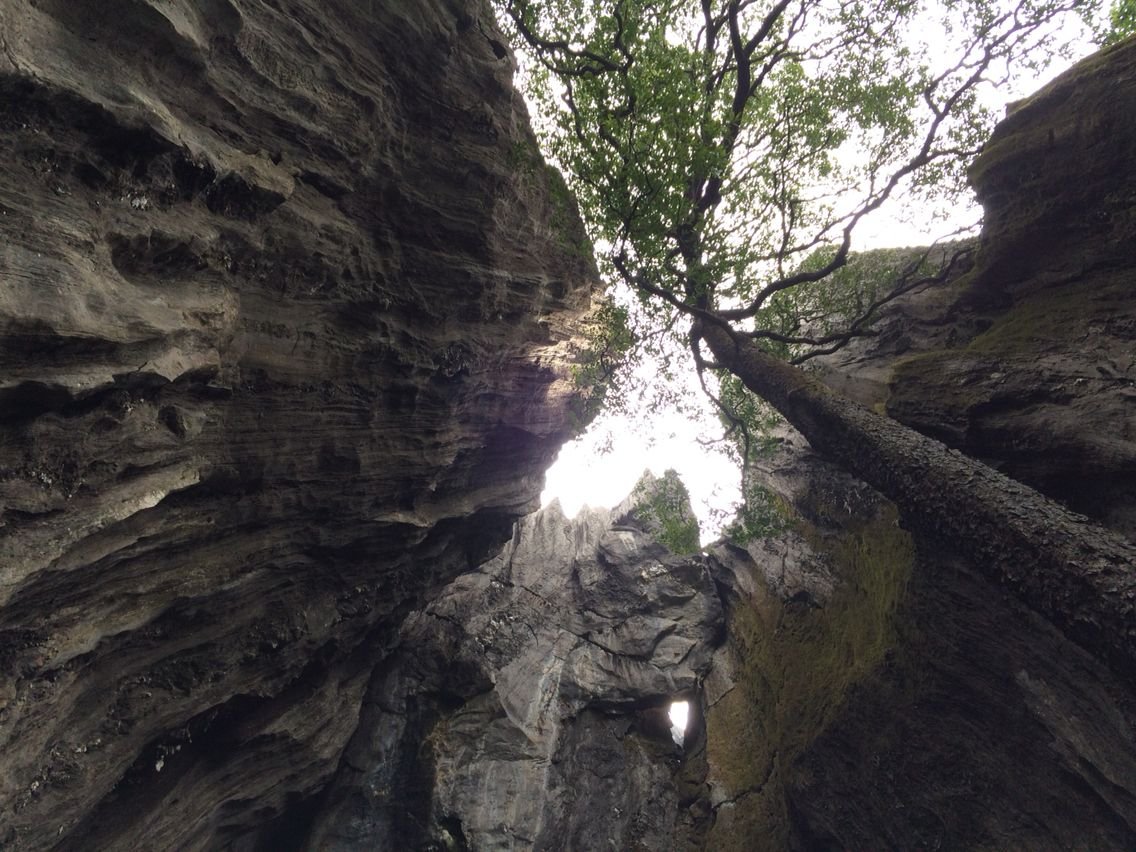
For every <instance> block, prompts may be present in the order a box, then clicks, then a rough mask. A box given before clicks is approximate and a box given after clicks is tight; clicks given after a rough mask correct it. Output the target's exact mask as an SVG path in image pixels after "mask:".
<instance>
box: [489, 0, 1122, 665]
mask: <svg viewBox="0 0 1136 852" xmlns="http://www.w3.org/2000/svg"><path fill="white" fill-rule="evenodd" d="M495 2H497V4H498V8H499V10H500V12H501V13H502V15H503V17H504V18H505V20H506V22H507V23H508V24H509V25H510V26H511V27H512V28H513V30H514V32H515V33H516V35H517V38H518V42H519V44H520V45H521V46H522V47H523V48H524V49H525V50H526V51H527V53H528V55H529V57H530V61H531V67H530V68H529V71H528V80H529V90H530V94H531V95H532V96H533V97H534V98H535V99H536V100H537V101H538V102H539V104H540V107H541V111H542V113H543V115H544V117H545V121H546V125H545V128H546V129H545V139H544V143H545V147H546V152H547V153H548V154H550V155H551V157H552V158H553V159H554V160H555V162H556V163H557V164H558V165H559V166H560V167H561V168H562V169H563V170H564V171H565V173H566V176H567V178H568V181H569V184H570V186H571V188H572V189H573V191H574V192H575V194H576V196H577V198H578V199H579V202H580V206H581V210H582V213H583V216H584V219H585V222H586V224H587V226H588V228H589V231H590V234H591V236H592V238H593V240H594V241H595V242H596V245H597V247H598V249H599V256H598V260H599V262H600V266H601V271H603V272H605V273H606V274H607V275H608V276H609V277H610V278H612V279H614V280H617V281H622V282H623V283H624V284H626V285H627V286H628V287H629V288H631V289H632V290H633V291H634V292H635V293H636V294H637V296H638V298H639V310H640V313H641V315H642V316H643V317H645V318H646V319H647V321H648V327H647V328H646V330H645V333H643V330H642V329H641V330H640V331H641V340H642V339H647V340H648V341H653V343H652V345H654V346H656V348H658V349H665V348H666V344H665V343H661V344H660V343H659V341H667V340H670V341H673V342H675V343H677V344H678V345H680V346H682V347H683V348H684V349H685V350H686V351H687V352H688V353H689V356H690V358H691V359H692V362H693V365H694V368H695V370H696V371H697V373H698V375H699V377H700V378H703V377H704V375H705V374H706V373H716V374H717V375H718V376H720V377H722V381H721V382H720V383H717V384H716V383H715V382H713V381H709V382H707V381H703V388H704V389H705V390H706V392H707V393H708V394H709V395H711V396H712V397H713V398H714V399H715V400H716V401H717V403H718V405H719V406H720V408H721V410H722V412H723V417H724V418H725V419H726V421H727V422H728V423H729V424H730V425H731V426H732V427H734V428H735V429H737V430H740V431H741V432H742V433H745V432H746V429H747V422H746V421H747V418H748V417H749V412H757V413H756V415H754V416H757V417H760V416H763V414H762V412H763V409H762V407H761V406H757V405H755V404H754V395H756V397H757V398H760V399H761V400H763V401H764V402H765V403H768V404H769V405H771V406H772V407H773V408H775V409H776V410H777V411H778V412H779V413H780V414H781V415H782V416H784V417H785V418H786V419H787V420H788V421H789V422H790V423H792V425H793V426H795V427H796V428H797V429H798V430H800V431H801V432H802V433H803V434H804V435H805V437H806V438H807V439H808V440H809V441H810V443H811V444H812V445H813V446H814V447H815V448H816V449H817V450H819V451H820V452H822V453H825V454H826V455H828V456H829V457H830V458H831V459H832V460H833V461H835V462H837V463H839V464H841V465H843V466H844V467H846V468H847V469H849V470H850V471H852V472H853V473H855V474H857V475H859V476H861V477H862V478H863V479H865V480H866V481H868V482H869V483H870V484H872V485H873V486H875V487H876V488H877V489H879V490H880V491H881V492H882V493H884V494H885V495H886V496H888V497H890V498H891V499H892V500H894V501H895V502H896V503H897V505H899V507H900V509H901V511H902V512H903V515H904V518H905V522H906V523H908V524H911V525H914V526H916V527H918V528H920V529H921V530H923V531H925V532H927V533H929V534H931V535H934V536H939V537H941V538H943V539H945V540H949V541H952V542H956V543H958V545H959V546H960V547H961V548H962V549H963V551H964V552H966V553H967V554H969V555H970V556H971V557H972V558H973V559H974V560H975V562H976V564H980V565H982V566H983V567H984V568H985V569H986V570H988V571H989V572H990V573H991V575H992V576H995V577H997V578H998V579H999V580H1000V581H1001V582H1006V583H1008V584H1010V585H1012V586H1014V587H1015V588H1016V589H1017V590H1018V591H1019V593H1021V594H1022V595H1023V596H1024V597H1025V598H1026V599H1028V600H1029V601H1030V602H1031V603H1032V604H1033V605H1035V606H1036V607H1037V608H1038V609H1039V610H1040V611H1042V612H1045V613H1046V614H1048V615H1049V616H1050V617H1051V618H1053V619H1054V621H1055V622H1056V623H1058V624H1059V625H1061V626H1062V627H1063V628H1064V629H1066V630H1067V632H1069V634H1070V635H1071V636H1073V637H1074V638H1076V639H1078V641H1082V642H1084V643H1085V644H1086V645H1089V646H1092V647H1094V648H1097V649H1098V650H1100V651H1101V652H1102V653H1104V654H1105V655H1106V656H1108V657H1109V658H1110V659H1113V660H1116V661H1119V663H1120V664H1121V665H1122V666H1123V667H1125V668H1127V669H1129V670H1131V671H1133V672H1134V673H1136V649H1134V648H1133V640H1132V639H1131V637H1136V625H1134V624H1133V613H1132V605H1131V600H1132V599H1133V597H1134V596H1136V579H1134V578H1133V576H1132V571H1131V565H1132V564H1134V563H1136V548H1133V546H1132V545H1131V544H1130V543H1127V542H1126V541H1124V540H1122V539H1120V538H1119V537H1116V536H1113V535H1111V534H1108V533H1106V532H1105V531H1103V530H1099V529H1097V528H1094V527H1092V526H1091V525H1088V524H1086V523H1085V522H1084V519H1083V518H1080V517H1079V516H1076V515H1073V514H1072V513H1068V512H1066V511H1065V510H1063V509H1062V508H1061V507H1059V506H1056V505H1055V504H1053V503H1052V502H1051V501H1048V500H1046V499H1045V498H1044V497H1042V496H1041V495H1039V494H1037V493H1036V492H1033V491H1031V490H1030V489H1028V488H1025V487H1024V486H1021V485H1019V484H1018V483H1014V482H1012V481H1010V480H1007V479H1006V478H1005V477H1003V476H1001V474H998V473H997V472H995V471H993V470H991V469H989V468H987V467H985V466H984V465H981V464H980V463H978V462H977V461H974V460H971V459H966V458H965V457H960V456H959V454H957V453H951V452H950V451H948V450H947V448H945V447H944V446H943V445H941V444H939V443H938V442H936V441H933V440H931V439H929V438H925V437H924V436H921V435H919V434H918V433H915V432H913V431H912V430H910V429H907V428H905V427H903V426H901V425H899V424H897V423H895V422H894V421H891V420H890V419H888V418H886V417H883V416H881V415H878V414H875V413H873V412H871V411H868V410H866V409H863V408H862V407H860V406H857V405H856V404H855V403H853V402H851V401H850V400H846V399H843V398H841V397H839V396H838V395H836V394H834V393H832V392H831V391H830V390H829V389H827V388H825V387H824V386H823V385H821V384H820V383H819V382H818V381H816V379H815V378H813V377H812V376H810V375H809V374H808V373H807V372H806V371H803V370H801V369H800V368H799V367H796V366H794V364H795V363H796V364H799V363H801V362H803V361H805V360H808V359H809V358H810V357H812V356H814V355H816V354H818V353H823V352H831V351H833V350H834V349H836V348H839V347H840V346H842V345H845V344H846V343H847V342H848V341H849V340H852V339H854V338H855V337H857V336H862V335H868V334H872V333H873V332H872V329H871V320H872V318H873V316H874V314H875V312H876V311H877V310H878V309H879V308H880V306H881V305H883V304H884V303H886V302H887V301H889V300H890V299H892V298H894V297H895V296H897V295H898V294H899V293H902V292H904V291H906V290H908V289H910V288H912V287H914V286H919V285H922V284H929V283H933V282H935V281H937V280H940V279H942V278H944V277H945V276H947V275H948V274H950V272H951V270H952V269H953V267H954V266H955V265H956V264H958V263H959V262H960V260H961V259H962V258H963V257H964V256H965V254H966V253H967V252H968V251H969V250H970V249H969V248H968V247H967V245H966V244H963V245H962V246H961V247H959V248H957V249H954V250H944V251H941V252H939V253H938V255H937V256H934V257H932V255H931V253H927V252H924V253H916V254H915V255H913V256H912V257H911V258H910V260H909V261H908V262H905V263H903V264H901V267H900V268H897V269H895V270H893V271H892V273H893V274H891V275H889V276H887V277H888V281H887V282H886V284H885V285H884V286H882V287H880V288H877V289H874V290H873V291H872V292H871V293H863V292H861V293H860V295H859V297H858V298H856V299H853V300H850V301H849V300H845V302H843V303H839V302H840V300H838V299H835V298H834V295H833V294H834V293H836V292H838V291H839V288H837V289H836V290H834V289H833V282H834V280H835V279H836V278H837V277H838V275H839V274H840V272H841V270H843V269H844V268H845V267H846V266H847V265H848V263H849V259H850V257H851V254H852V248H853V234H854V233H855V232H856V229H857V228H858V227H859V226H861V224H862V223H863V222H864V221H865V220H866V219H867V218H868V217H869V216H870V215H872V214H873V213H874V212H875V211H877V210H879V209H880V208H882V207H883V206H884V205H885V204H887V203H888V202H889V201H890V200H892V199H894V198H895V197H896V196H897V195H899V194H900V193H903V194H906V195H907V196H908V197H911V196H912V195H914V196H916V197H918V198H919V199H920V200H921V202H922V203H925V204H928V205H929V204H933V203H934V202H935V201H936V200H938V201H940V202H945V203H946V204H948V205H949V204H951V203H954V202H955V201H956V200H957V199H958V198H959V194H960V193H961V192H962V191H963V190H964V185H965V182H964V174H965V168H966V166H967V165H968V164H969V162H970V161H971V160H972V159H973V157H974V155H975V154H976V153H977V151H978V149H979V148H980V146H981V145H982V142H983V141H984V139H985V138H986V135H987V133H988V132H989V130H990V128H991V127H992V125H993V123H994V121H995V120H996V118H998V117H999V116H996V115H995V114H994V113H993V112H992V111H991V109H990V107H989V106H988V105H987V104H985V103H984V101H983V99H982V97H981V94H982V91H983V87H986V86H997V85H998V84H1000V83H1001V82H1002V81H1003V80H1005V79H1006V76H1007V74H1008V73H1009V69H1010V68H1011V67H1012V66H1014V65H1015V64H1018V65H1020V64H1030V63H1034V64H1041V63H1046V62H1048V61H1049V60H1050V59H1051V57H1052V55H1053V53H1054V52H1057V51H1061V50H1064V49H1065V48H1066V47H1067V45H1065V44H1064V43H1063V41H1062V39H1063V38H1064V33H1065V28H1064V27H1065V25H1066V24H1068V23H1074V24H1075V23H1076V21H1077V18H1076V14H1071V13H1081V14H1084V13H1085V5H1084V4H1083V3H1082V2H1080V0H1018V1H1017V2H1013V0H941V2H933V3H932V2H921V0H717V2H716V0H615V2H611V0H495ZM1090 17H1091V13H1090ZM612 316H613V317H615V318H618V312H613V314H612ZM750 446H751V445H750V442H749V440H748V438H747V439H746V440H745V441H744V449H743V453H742V455H743V456H744V457H748V454H749V451H750ZM1086 601H1089V602H1090V604H1088V605H1086V603H1085V602H1086Z"/></svg>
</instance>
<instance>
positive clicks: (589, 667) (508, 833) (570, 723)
mask: <svg viewBox="0 0 1136 852" xmlns="http://www.w3.org/2000/svg"><path fill="white" fill-rule="evenodd" d="M644 485H645V488H644V489H643V491H642V492H641V493H640V494H639V496H637V497H635V498H632V501H630V502H628V503H625V504H624V505H623V506H621V507H619V508H617V509H615V510H613V511H610V512H609V511H604V510H590V509H589V510H585V511H584V512H583V513H582V514H581V515H580V516H579V517H577V518H576V519H575V520H572V521H568V520H566V519H565V518H564V516H563V514H562V513H561V511H560V507H559V504H557V503H553V504H552V505H551V506H549V507H547V508H546V509H543V510H541V511H540V512H539V513H537V514H535V515H531V516H529V517H527V518H525V519H524V520H523V521H521V522H520V523H519V524H518V525H517V527H516V530H515V532H514V536H513V541H512V542H511V543H510V544H509V545H507V546H506V547H505V549H504V551H503V552H502V553H501V554H500V555H499V556H498V557H496V558H495V559H493V560H490V561H489V562H487V563H486V564H484V565H482V566H481V567H480V568H479V569H478V571H476V572H474V573H470V574H465V575H463V576H462V577H459V578H458V579H457V580H455V581H454V582H453V583H451V584H450V585H449V586H447V587H446V588H445V589H444V590H443V591H442V592H441V594H440V595H438V597H437V598H435V599H434V600H433V601H432V602H431V603H430V604H429V606H427V607H426V608H425V609H424V610H422V611H420V612H417V613H414V614H413V615H411V616H410V617H409V618H408V619H407V621H406V622H405V624H404V625H403V629H402V633H401V641H402V645H401V648H400V649H399V651H398V652H397V654H395V655H394V656H393V657H392V658H391V659H390V660H389V661H388V662H387V664H386V665H385V667H384V675H383V677H382V678H376V680H375V681H374V683H373V685H372V689H371V691H370V693H369V695H368V701H367V712H366V717H365V719H364V721H363V724H362V725H361V726H360V731H359V733H358V734H357V735H356V737H355V738H354V739H353V740H352V743H351V745H350V746H349V748H348V749H347V752H346V755H345V759H344V763H343V766H342V768H341V771H340V773H339V775H338V777H337V778H336V781H335V782H334V783H333V784H332V785H331V787H330V788H329V791H328V796H327V806H326V807H325V808H324V809H323V810H322V812H321V814H320V816H319V818H318V819H317V821H316V824H315V827H314V829H313V832H312V835H311V836H310V837H309V839H308V847H307V848H310V849H312V850H316V849H320V850H324V849H344V850H347V849H396V848H408V849H409V848H428V847H429V848H469V849H477V850H527V849H542V850H561V849H578V850H591V849H607V848H614V849H641V850H654V849H666V848H670V847H671V846H672V844H673V837H674V832H675V826H676V823H677V822H679V821H680V818H681V816H682V814H681V810H682V808H681V805H683V804H684V803H683V802H682V801H681V798H682V797H681V795H680V785H679V784H678V782H677V780H676V773H677V769H678V766H679V756H680V754H681V750H680V749H678V748H677V747H676V746H675V744H674V743H673V741H672V739H671V734H670V732H669V726H670V722H669V721H668V720H667V718H666V713H667V709H668V708H669V705H670V703H671V701H672V700H674V699H676V698H679V697H690V696H692V695H693V694H694V692H695V690H696V689H697V687H698V685H699V683H700V682H701V680H702V678H703V677H704V676H705V674H706V669H707V667H708V664H709V661H710V654H711V644H712V643H713V642H714V641H715V640H716V639H717V638H718V637H719V634H720V623H721V608H720V606H719V603H718V597H717V594H716V592H715V590H714V587H713V583H712V581H711V578H710V574H709V572H708V570H707V567H706V563H705V560H704V559H703V558H702V557H701V556H685V557H680V556H675V555H673V554H672V553H670V552H669V551H668V550H667V549H666V548H665V547H663V546H662V545H660V544H658V543H657V542H655V541H654V540H653V538H652V537H651V535H650V534H649V530H650V523H649V521H644V520H643V518H642V517H641V514H640V512H639V511H638V510H637V509H636V506H637V505H638V504H639V503H640V502H641V501H642V500H644V499H647V498H648V497H649V495H650V493H652V492H651V489H652V488H655V487H657V486H658V484H657V483H651V484H648V483H645V484H644ZM430 844H435V846H434V847H430Z"/></svg>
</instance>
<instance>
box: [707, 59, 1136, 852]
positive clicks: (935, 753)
mask: <svg viewBox="0 0 1136 852" xmlns="http://www.w3.org/2000/svg"><path fill="white" fill-rule="evenodd" d="M1134 68H1136V41H1134V40H1130V41H1128V42H1126V43H1124V44H1122V45H1119V46H1117V47H1116V48H1114V49H1112V50H1110V51H1107V52H1105V53H1103V54H1101V55H1099V56H1097V57H1094V58H1092V59H1090V60H1088V61H1086V62H1085V63H1082V64H1081V65H1080V66H1078V67H1077V68H1075V69H1073V70H1072V71H1071V72H1069V73H1068V74H1066V75H1065V76H1063V77H1061V78H1059V79H1058V80H1057V81H1055V82H1054V83H1053V84H1051V85H1050V86H1049V87H1047V88H1046V89H1044V90H1043V91H1042V92H1040V93H1039V94H1038V95H1037V96H1035V97H1034V98H1031V99H1029V100H1028V101H1026V102H1025V104H1024V105H1021V106H1019V108H1018V109H1017V110H1016V111H1015V112H1014V113H1013V114H1012V115H1011V116H1010V117H1009V118H1008V119H1007V120H1006V121H1005V122H1004V123H1003V124H1002V125H1001V126H1000V127H999V129H998V130H997V131H996V133H995V135H994V138H993V139H992V141H991V143H990V144H989V146H988V147H987V150H986V152H985V153H984V155H983V156H982V158H981V159H980V160H979V161H978V163H977V164H976V166H975V168H974V171H973V179H974V182H975V184H976V187H977V190H978V193H979V196H980V198H981V199H982V201H983V203H984V204H985V205H986V214H987V223H986V227H985V230H984V232H983V236H982V239H981V242H980V245H979V249H978V251H977V253H976V254H975V256H974V258H973V261H972V262H970V263H969V264H968V265H967V268H966V269H965V270H964V274H962V275H960V276H958V277H957V278H955V279H953V280H952V281H951V282H950V283H949V284H948V285H947V286H945V287H940V288H936V289H928V290H925V291H922V292H916V293H912V294H910V295H909V296H907V297H904V299H903V300H901V301H900V302H898V303H896V304H894V305H893V306H891V307H890V308H889V310H888V312H887V314H886V315H885V316H884V317H883V318H882V321H881V323H880V326H879V329H880V332H881V333H880V335H879V337H876V338H873V339H871V340H870V341H868V342H865V343H858V344H857V345H855V346H853V347H850V348H849V349H848V350H846V351H845V352H842V353H841V354H840V355H839V356H837V357H834V358H830V359H828V360H827V362H826V363H825V364H824V370H825V375H826V381H828V382H829V383H830V384H832V385H833V386H834V387H837V388H838V389H840V390H842V391H844V392H846V393H849V394H851V395H853V396H854V397H856V398H857V399H859V400H860V401H861V402H863V403H865V404H868V405H876V406H878V407H885V408H886V410H887V412H888V413H889V414H890V415H891V416H893V417H895V418H897V419H899V420H901V421H903V422H906V423H908V424H909V425H911V426H914V427H915V428H918V429H920V430H922V431H925V432H927V433H928V434H931V435H933V436H935V437H937V438H940V439H941V440H943V441H945V442H946V443H948V444H949V445H951V446H953V447H956V448H957V449H959V450H960V451H963V452H966V453H968V454H971V455H974V456H976V457H978V458H981V459H983V460H985V461H987V462H988V463H990V464H992V465H994V466H996V467H999V468H1000V469H1002V470H1003V471H1005V472H1006V473H1009V474H1010V475H1012V476H1015V477H1017V478H1020V479H1021V480H1023V481H1025V482H1027V483H1029V484H1030V485H1032V486H1034V487H1036V488H1038V489H1039V490H1041V491H1042V492H1043V493H1046V494H1048V495H1049V496H1051V497H1053V498H1055V499H1057V500H1060V501H1063V502H1065V503H1067V504H1069V505H1071V506H1072V507H1073V508H1075V509H1077V510H1079V511H1082V512H1085V513H1088V514H1090V515H1092V516H1093V517H1095V518H1096V519H1098V520H1099V521H1101V522H1102V523H1104V524H1106V525H1108V526H1111V527H1113V528H1114V529H1116V530H1118V531H1120V532H1122V533H1127V534H1128V535H1132V534H1133V531H1134V527H1133V524H1132V518H1133V517H1134V515H1133V512H1134V507H1136V499H1134V492H1133V491H1132V483H1133V481H1136V480H1134V479H1133V472H1134V468H1133V460H1134V459H1136V432H1134V431H1133V430H1134V428H1136V426H1134V424H1136V415H1134V411H1136V409H1134V408H1133V401H1134V400H1136V372H1134V368H1133V361H1132V355H1133V351H1134V342H1136V335H1134V333H1133V330H1134V329H1136V299H1134V298H1133V290H1132V286H1131V285H1132V282H1133V278H1134V275H1136V252H1134V250H1133V246H1136V219H1134V218H1133V215H1132V210H1133V209H1136V208H1134V205H1133V203H1132V201H1133V199H1136V170H1134V169H1133V167H1132V163H1133V162H1136V159H1134V158H1133V146H1134V145H1136V125H1134V124H1133V123H1132V116H1133V115H1136V74H1134V73H1133V69H1134ZM784 437H785V440H784V441H783V443H782V444H781V445H780V447H779V448H778V449H777V450H776V451H775V452H774V453H773V454H772V455H771V456H770V457H769V458H767V459H765V460H763V461H762V463H761V465H760V467H761V468H762V473H761V480H762V482H763V483H764V484H765V485H766V487H768V488H769V489H770V491H771V492H772V494H773V495H774V499H773V502H774V504H775V505H776V506H778V507H779V508H780V515H781V521H780V525H781V526H782V529H780V530H771V532H772V533H773V534H772V535H770V536H769V537H768V538H767V539H765V540H762V541H757V542H753V543H751V544H749V545H748V546H747V547H745V548H739V547H734V546H730V545H724V546H720V547H718V548H716V549H715V550H714V551H713V557H714V558H713V559H712V560H711V565H712V567H713V569H714V571H715V576H716V578H717V579H718V581H719V585H720V587H721V588H722V589H724V590H726V595H725V598H724V602H725V612H726V618H727V622H728V639H727V642H726V643H725V645H724V646H723V647H722V648H721V649H720V650H719V651H718V652H716V655H715V660H714V665H713V666H712V669H711V673H710V675H709V677H708V679H707V682H706V687H705V691H704V697H703V701H704V703H705V721H706V733H705V736H706V749H705V754H704V757H703V758H702V759H703V760H704V766H703V767H702V768H701V769H700V770H699V771H700V772H701V773H703V774H702V781H703V783H704V784H705V785H706V796H707V803H708V806H709V808H710V816H709V817H708V819H707V822H706V825H707V828H706V834H705V835H704V839H703V840H702V841H701V843H702V844H703V847H704V848H711V849H715V850H724V849H737V850H743V849H744V850H752V849H770V850H780V849H785V848H793V849H1007V848H1021V849H1054V850H1057V849H1071V848H1086V849H1115V850H1124V849H1131V848H1133V846H1134V845H1136V691H1134V687H1133V684H1132V683H1131V682H1130V681H1128V680H1126V679H1124V678H1121V677H1118V676H1117V675H1116V674H1115V673H1114V672H1113V671H1110V670H1109V668H1107V667H1106V666H1105V665H1103V664H1102V662H1101V661H1100V660H1098V659H1095V658H1094V657H1093V656H1091V655H1090V654H1088V653H1086V652H1085V651H1084V650H1083V649H1082V648H1081V647H1079V646H1078V645H1077V644H1075V643H1074V642H1071V641H1070V640H1069V639H1067V638H1066V637H1065V636H1064V635H1063V634H1061V633H1060V632H1059V631H1057V630H1055V629H1054V627H1053V626H1052V625H1051V624H1049V623H1048V622H1047V621H1045V620H1044V619H1043V618H1041V617H1039V616H1038V615H1037V613H1035V612H1033V611H1031V610H1029V609H1028V608H1027V607H1025V606H1024V605H1023V604H1022V603H1021V602H1020V601H1019V600H1018V599H1017V598H1016V597H1014V596H1013V595H1012V594H1010V593H1009V592H1008V591H1007V590H1006V589H1004V588H1001V587H999V586H997V585H996V584H994V583H992V582H990V580H988V579H985V578H984V577H983V576H982V572H981V571H979V570H977V568H978V566H974V565H969V564H967V563H966V562H965V561H964V560H961V559H959V558H957V557H956V556H955V555H954V553H953V545H952V542H949V541H931V540H925V539H920V538H916V537H913V536H911V535H910V534H909V533H908V532H907V531H905V530H904V528H903V521H902V516H901V514H900V511H899V509H898V508H897V507H895V506H892V505H891V504H889V503H888V502H887V501H885V500H883V499H882V498H881V497H880V496H879V495H878V494H875V493H874V492H873V491H872V490H871V489H870V488H868V487H867V486H865V485H864V484H863V483H861V482H858V481H857V480H855V479H853V478H851V477H849V476H848V475H847V474H845V473H843V472H841V471H839V470H837V469H835V468H833V467H832V466H831V465H829V464H827V463H826V462H825V461H824V460H823V459H821V458H818V457H817V456H816V455H815V454H813V453H812V452H811V451H810V450H809V449H808V447H807V445H805V444H804V442H803V441H802V440H801V439H800V437H799V436H796V435H794V434H793V433H791V432H786V433H785V436H784ZM1133 570H1136V566H1133Z"/></svg>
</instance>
